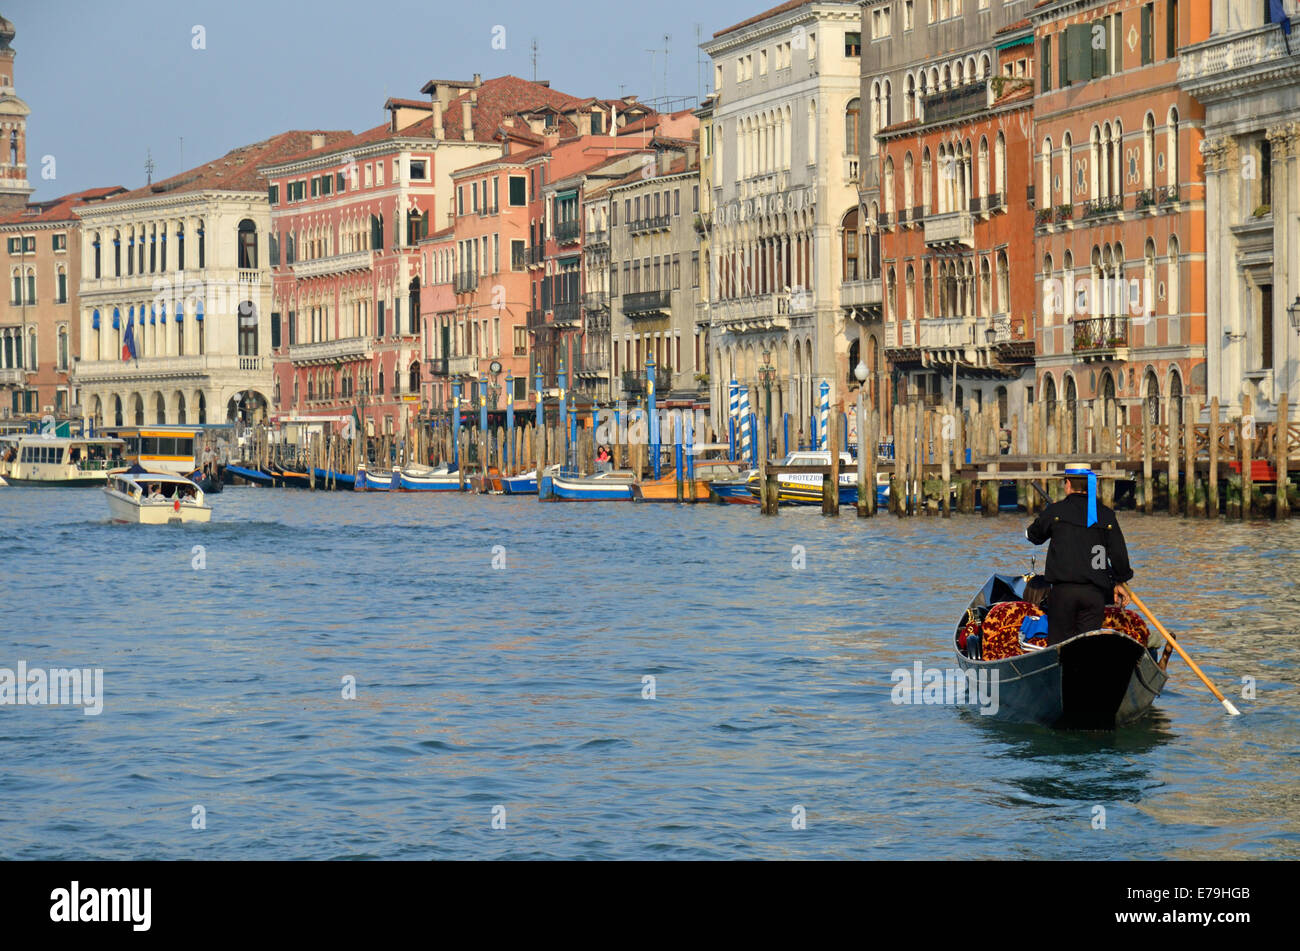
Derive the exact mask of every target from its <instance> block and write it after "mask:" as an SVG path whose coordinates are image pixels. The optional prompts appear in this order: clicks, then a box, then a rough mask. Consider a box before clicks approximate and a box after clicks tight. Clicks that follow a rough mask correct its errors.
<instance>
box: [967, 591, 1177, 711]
mask: <svg viewBox="0 0 1300 951" xmlns="http://www.w3.org/2000/svg"><path fill="white" fill-rule="evenodd" d="M1026 580H1027V579H1026V578H1024V577H1011V576H1006V575H993V576H992V577H991V578H989V580H988V581H986V582H985V583H984V585H983V586H982V587H981V588H980V590H979V591H978V592H976V594H975V597H974V598H972V599H971V602H970V604H969V605H968V606H967V609H966V611H965V612H964V613H963V615H962V617H961V619H960V620H959V621H958V624H957V629H956V632H955V638H954V640H955V642H956V643H955V650H956V654H957V663H958V665H959V667H960V668H961V669H962V671H973V672H974V673H975V675H977V676H982V677H985V678H989V679H990V682H991V674H992V673H993V672H996V674H997V681H996V690H997V711H996V713H995V714H994V715H995V716H996V717H998V718H1000V719H1005V720H1012V721H1016V722H1022V723H1038V724H1042V725H1043V726H1049V727H1057V728H1062V729H1084V730H1111V729H1115V728H1116V727H1120V726H1124V725H1125V724H1128V723H1132V722H1133V721H1135V720H1137V719H1139V718H1141V717H1142V716H1144V715H1145V714H1146V713H1147V712H1148V711H1149V710H1150V709H1151V705H1152V704H1153V703H1154V702H1155V699H1156V697H1158V696H1159V695H1160V691H1161V690H1162V689H1164V685H1165V681H1166V679H1167V676H1168V675H1167V674H1166V673H1165V669H1164V667H1163V666H1162V664H1161V661H1160V650H1161V648H1163V647H1164V639H1163V638H1162V637H1160V635H1159V634H1148V632H1147V631H1146V626H1145V624H1141V623H1140V622H1139V623H1138V625H1137V626H1136V627H1137V628H1140V632H1139V631H1138V630H1136V629H1134V628H1130V629H1129V630H1127V631H1120V630H1118V629H1113V628H1101V629H1099V630H1095V631H1087V632H1085V633H1083V634H1076V635H1075V636H1074V637H1071V638H1069V639H1067V640H1064V641H1062V642H1061V643H1059V644H1056V645H1053V646H1051V647H1046V646H1036V645H1034V644H1032V643H1030V644H1024V643H1023V642H1021V644H1020V645H1019V646H1018V648H1017V649H1018V650H1019V651H1020V652H1018V653H1016V652H1013V653H1012V654H1011V655H1010V656H999V657H997V658H995V659H989V660H985V659H983V653H984V651H983V646H984V638H985V636H986V635H987V633H988V632H984V631H982V630H981V629H982V627H983V624H984V620H985V616H986V615H987V614H988V612H989V611H990V610H991V609H992V608H993V607H994V606H996V605H998V604H1002V603H1006V602H1019V601H1021V598H1022V595H1023V593H1024V589H1025V584H1026ZM1122 615H1123V612H1121V615H1120V616H1121V617H1122ZM1108 623H1109V621H1108ZM972 655H974V656H972Z"/></svg>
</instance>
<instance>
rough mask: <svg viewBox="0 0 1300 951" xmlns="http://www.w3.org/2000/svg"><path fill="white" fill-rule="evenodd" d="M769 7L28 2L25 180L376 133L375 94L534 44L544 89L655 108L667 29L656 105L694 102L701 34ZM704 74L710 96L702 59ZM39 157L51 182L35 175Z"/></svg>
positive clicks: (23, 40)
mask: <svg viewBox="0 0 1300 951" xmlns="http://www.w3.org/2000/svg"><path fill="white" fill-rule="evenodd" d="M774 3H775V0H757V2H755V0H709V2H707V3H704V2H701V0H654V2H652V3H644V4H643V3H632V4H628V3H610V2H600V3H597V2H595V0H551V2H546V3H542V2H536V0H534V2H505V3H485V2H455V3H448V2H445V0H434V2H430V0H424V2H408V0H382V2H377V3H357V2H348V3H343V2H339V0H313V2H311V3H301V4H300V3H292V4H291V3H285V2H281V0H261V2H249V0H223V2H209V0H193V2H162V0H125V2H120V3H104V2H102V0H96V2H93V3H86V2H71V0H69V2H62V0H23V2H18V3H13V2H9V3H6V4H4V6H3V7H0V13H3V14H4V16H6V17H8V18H9V19H10V20H11V21H13V23H14V27H15V29H16V30H17V33H18V35H17V37H16V38H15V39H14V42H13V46H14V49H15V50H16V51H17V61H16V65H15V68H14V72H15V76H16V79H17V92H18V95H19V96H21V97H22V98H23V99H24V100H26V102H27V104H28V105H29V106H31V109H32V115H31V117H30V119H29V120H28V146H27V163H28V169H29V179H30V180H31V183H32V184H33V185H34V186H35V187H36V194H35V196H34V197H35V198H37V199H47V198H54V197H56V196H58V195H63V194H67V193H69V192H73V191H78V190H80V189H83V188H90V187H93V186H98V185H125V186H127V187H128V188H135V187H138V186H140V185H143V184H144V182H145V171H144V164H145V157H146V153H147V151H148V150H152V154H153V161H154V164H155V170H154V179H155V180H157V179H159V178H165V177H167V176H168V175H174V174H176V173H177V172H179V171H182V170H184V169H185V168H189V167H192V166H194V165H197V164H199V163H200V162H203V161H206V160H208V159H211V158H215V157H217V156H219V155H222V154H224V153H225V152H227V151H229V150H230V149H232V148H234V147H236V146H239V145H244V144H247V143H249V142H256V141H258V140H260V139H263V138H266V137H267V136H270V135H274V134H275V133H277V132H282V131H284V130H286V129H294V128H299V129H309V128H323V129H351V130H352V131H354V132H356V131H360V130H362V129H366V128H370V127H371V126H375V125H378V124H379V123H380V122H382V121H384V118H385V114H384V113H383V111H382V106H383V103H384V99H385V97H387V96H404V97H407V98H422V97H421V95H420V87H421V86H423V85H424V83H425V82H426V81H428V80H429V79H434V78H438V79H462V78H463V79H468V78H469V77H470V76H471V75H472V74H474V73H476V72H477V73H482V74H483V77H484V78H485V79H486V78H488V77H491V76H499V75H502V74H504V73H514V74H515V75H518V76H523V77H525V78H531V77H532V62H531V50H530V47H531V44H532V41H533V40H534V38H535V39H536V40H537V43H538V66H537V76H538V78H540V79H549V80H550V81H551V85H552V86H553V87H555V88H556V89H560V90H563V91H564V92H568V93H571V94H573V95H582V96H588V95H598V96H604V97H613V96H617V95H620V94H627V95H632V94H636V95H639V96H640V97H641V98H642V99H650V98H652V97H654V96H662V95H664V94H665V93H664V85H665V83H664V56H663V54H662V53H659V54H658V55H656V56H654V57H653V59H652V57H651V54H650V53H649V52H647V50H650V49H659V50H662V49H663V47H664V39H663V36H664V34H665V33H667V34H669V35H670V36H671V37H672V39H671V41H670V42H669V44H668V45H669V56H668V82H667V94H668V95H672V96H694V95H695V94H696V92H697V67H696V59H697V53H698V50H697V46H696V27H697V25H698V28H699V32H700V37H701V38H702V39H705V40H707V39H708V38H709V37H710V36H711V35H712V34H713V32H714V31H715V30H720V29H723V28H724V27H727V26H730V25H732V24H733V23H736V22H738V21H740V20H743V19H745V18H747V17H750V16H753V15H754V14H756V13H760V12H762V11H763V10H764V9H767V8H768V7H770V6H772V5H774ZM196 26H200V27H202V28H203V34H202V35H203V40H204V42H205V44H206V49H194V42H195V32H194V28H195V27H196ZM498 26H500V27H504V28H505V29H504V42H505V49H504V50H502V49H494V48H493V45H492V43H493V36H494V27H498ZM496 35H497V36H500V35H501V33H500V31H498V32H497V33H496ZM698 55H699V56H700V57H703V54H702V53H700V54H698ZM652 62H653V69H652ZM698 75H699V83H700V84H707V83H708V81H709V77H710V75H711V70H710V69H709V68H708V66H707V58H705V65H704V66H702V67H700V68H699V69H698ZM620 86H622V90H621V92H620ZM704 88H705V89H707V85H705V87H704ZM182 139H183V140H184V141H183V145H182V141H181V140H182ZM182 148H183V150H184V151H183V154H184V159H183V161H184V164H182V157H181V156H182ZM47 155H50V156H53V157H54V173H55V178H54V179H53V180H44V179H42V178H41V171H42V168H43V167H44V168H48V167H49V165H48V162H47V163H45V164H44V165H43V164H42V160H43V158H44V157H45V156H47Z"/></svg>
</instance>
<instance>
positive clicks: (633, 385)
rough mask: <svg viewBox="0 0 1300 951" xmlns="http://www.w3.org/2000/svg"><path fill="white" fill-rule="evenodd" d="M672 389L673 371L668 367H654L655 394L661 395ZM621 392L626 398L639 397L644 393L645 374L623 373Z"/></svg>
mask: <svg viewBox="0 0 1300 951" xmlns="http://www.w3.org/2000/svg"><path fill="white" fill-rule="evenodd" d="M672 388H673V371H672V370H670V369H669V368H668V367H663V366H659V367H655V394H656V395H663V394H664V393H667V392H668V391H669V390H671V389H672ZM623 392H624V394H626V395H627V396H640V395H641V394H643V393H645V392H646V373H645V368H644V367H643V368H642V369H640V370H624V371H623Z"/></svg>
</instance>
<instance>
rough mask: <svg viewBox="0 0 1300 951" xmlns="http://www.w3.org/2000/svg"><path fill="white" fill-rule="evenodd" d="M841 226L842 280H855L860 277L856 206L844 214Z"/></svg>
mask: <svg viewBox="0 0 1300 951" xmlns="http://www.w3.org/2000/svg"><path fill="white" fill-rule="evenodd" d="M841 227H842V229H843V232H842V238H841V242H842V250H843V262H844V280H846V281H857V280H860V279H861V270H860V266H859V257H858V251H859V249H858V210H857V209H856V208H854V209H853V210H852V211H850V212H849V213H848V214H847V215H845V216H844V221H843V223H842V225H841Z"/></svg>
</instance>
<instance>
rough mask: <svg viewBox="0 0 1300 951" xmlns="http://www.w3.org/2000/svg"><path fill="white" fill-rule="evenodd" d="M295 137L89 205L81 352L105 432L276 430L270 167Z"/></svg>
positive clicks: (306, 138)
mask: <svg viewBox="0 0 1300 951" xmlns="http://www.w3.org/2000/svg"><path fill="white" fill-rule="evenodd" d="M312 136H313V133H310V132H300V131H295V132H284V133H281V134H279V135H277V136H273V137H272V138H269V139H265V140H263V141H261V142H257V143H254V144H252V145H247V146H244V147H242V148H238V149H234V150H233V151H231V152H229V153H227V154H226V155H224V156H222V157H220V158H218V159H215V160H214V161H212V162H208V163H205V164H203V165H200V166H197V167H195V168H192V169H189V170H188V171H185V172H181V173H180V174H179V175H174V176H172V177H171V178H168V179H165V180H163V181H160V182H153V183H151V184H149V185H146V186H145V187H143V188H137V189H134V190H132V191H128V192H124V193H122V194H120V195H115V196H113V197H112V198H110V199H108V200H105V201H102V202H98V203H96V204H94V205H92V206H88V207H85V208H82V209H81V210H80V212H79V213H80V215H81V219H82V235H83V238H82V247H81V281H80V296H81V300H80V311H81V313H80V321H81V328H80V333H81V354H80V361H79V362H78V363H77V365H76V368H75V371H74V374H73V378H74V382H75V384H76V385H77V386H78V387H79V388H80V391H81V392H80V404H81V409H82V415H83V416H84V417H86V418H88V419H90V420H92V421H94V422H95V423H96V424H97V425H103V426H113V425H128V426H129V425H135V424H144V423H189V424H193V423H224V422H226V421H229V420H238V421H240V422H242V423H246V424H252V423H257V422H261V421H264V420H265V419H266V414H267V410H268V408H269V406H270V402H271V394H272V380H271V371H270V359H269V356H270V344H271V332H272V323H271V271H270V268H269V266H268V260H269V257H270V251H271V249H270V245H271V244H272V241H271V210H270V206H269V205H268V203H267V194H266V190H265V187H264V185H263V183H262V181H261V179H260V177H259V175H258V168H259V167H260V166H261V165H262V164H264V163H266V162H268V161H273V160H275V159H277V158H280V157H284V156H287V155H290V154H294V153H297V152H301V151H302V150H304V149H306V148H308V147H309V145H310V142H311V140H312Z"/></svg>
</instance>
